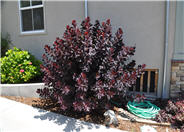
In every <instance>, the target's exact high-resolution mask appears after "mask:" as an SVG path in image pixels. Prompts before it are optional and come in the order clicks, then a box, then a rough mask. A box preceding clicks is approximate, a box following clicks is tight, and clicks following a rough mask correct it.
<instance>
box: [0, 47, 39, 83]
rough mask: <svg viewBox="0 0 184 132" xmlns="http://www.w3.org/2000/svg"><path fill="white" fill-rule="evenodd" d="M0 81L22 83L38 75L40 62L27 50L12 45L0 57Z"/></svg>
mask: <svg viewBox="0 0 184 132" xmlns="http://www.w3.org/2000/svg"><path fill="white" fill-rule="evenodd" d="M0 63H1V82H2V83H23V82H29V81H30V80H31V79H33V78H35V77H37V76H40V75H41V72H40V64H41V62H40V61H39V60H37V59H36V58H35V57H34V56H33V55H31V54H30V53H29V52H28V51H23V50H20V49H18V48H16V47H14V48H13V49H11V50H8V51H7V52H6V56H4V57H2V58H1V59H0Z"/></svg>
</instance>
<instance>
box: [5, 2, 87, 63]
mask: <svg viewBox="0 0 184 132" xmlns="http://www.w3.org/2000/svg"><path fill="white" fill-rule="evenodd" d="M44 7H45V12H44V13H45V22H46V33H45V34H33V35H21V34H20V23H19V9H18V2H16V1H4V2H3V3H2V33H3V34H6V33H9V34H10V37H11V40H12V43H13V45H15V46H16V47H18V48H22V49H24V50H28V51H30V52H31V53H32V54H34V55H35V56H36V57H37V58H38V59H41V56H42V54H43V46H44V45H45V44H52V43H53V41H54V40H55V38H56V37H61V36H62V35H63V32H64V29H65V27H66V25H67V24H70V23H71V22H72V20H73V19H76V20H78V21H79V22H81V21H82V20H83V19H84V2H59V1H57V2H56V1H55V2H50V1H46V2H44Z"/></svg>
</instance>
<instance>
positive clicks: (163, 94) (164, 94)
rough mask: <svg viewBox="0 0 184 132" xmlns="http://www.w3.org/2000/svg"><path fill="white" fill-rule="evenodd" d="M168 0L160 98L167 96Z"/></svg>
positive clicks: (167, 4)
mask: <svg viewBox="0 0 184 132" xmlns="http://www.w3.org/2000/svg"><path fill="white" fill-rule="evenodd" d="M169 4H170V3H169V0H167V1H166V22H165V44H164V69H163V70H164V71H163V72H164V73H163V86H162V98H166V97H167V91H166V79H167V62H168V60H167V58H168V29H169Z"/></svg>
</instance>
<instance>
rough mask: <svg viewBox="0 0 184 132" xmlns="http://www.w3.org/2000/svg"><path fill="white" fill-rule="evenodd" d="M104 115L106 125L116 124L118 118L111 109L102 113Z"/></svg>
mask: <svg viewBox="0 0 184 132" xmlns="http://www.w3.org/2000/svg"><path fill="white" fill-rule="evenodd" d="M104 116H105V124H106V125H107V126H109V125H111V124H113V125H114V126H118V119H117V117H116V115H115V113H114V111H113V110H107V111H106V112H105V113H104Z"/></svg>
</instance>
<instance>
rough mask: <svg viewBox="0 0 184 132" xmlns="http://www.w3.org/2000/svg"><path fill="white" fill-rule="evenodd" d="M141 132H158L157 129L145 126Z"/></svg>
mask: <svg viewBox="0 0 184 132" xmlns="http://www.w3.org/2000/svg"><path fill="white" fill-rule="evenodd" d="M141 132H157V131H156V130H155V128H153V127H151V126H148V125H144V126H142V127H141Z"/></svg>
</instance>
